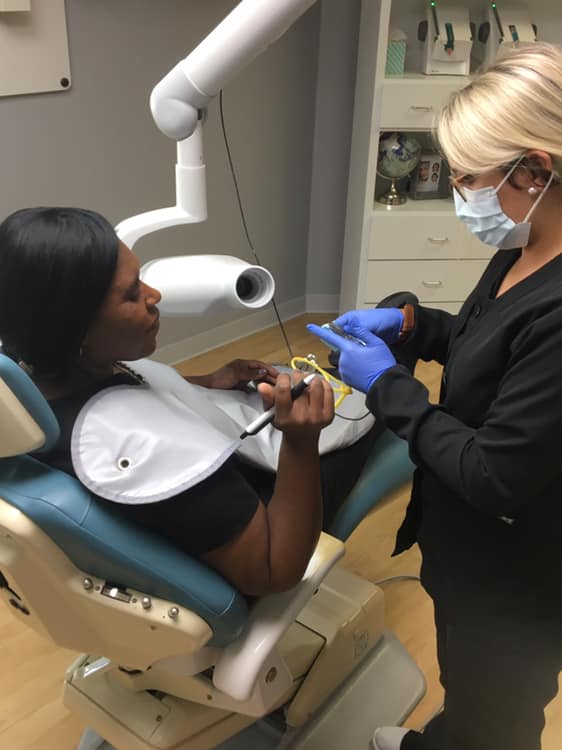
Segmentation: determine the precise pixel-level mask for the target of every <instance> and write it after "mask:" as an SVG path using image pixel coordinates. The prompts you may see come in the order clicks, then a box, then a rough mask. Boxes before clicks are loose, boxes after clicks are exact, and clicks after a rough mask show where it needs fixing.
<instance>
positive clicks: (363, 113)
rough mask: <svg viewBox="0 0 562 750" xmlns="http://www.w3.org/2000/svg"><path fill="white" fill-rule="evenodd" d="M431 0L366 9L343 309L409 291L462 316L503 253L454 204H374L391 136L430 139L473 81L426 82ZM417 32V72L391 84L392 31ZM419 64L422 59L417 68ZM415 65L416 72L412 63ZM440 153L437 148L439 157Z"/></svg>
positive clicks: (369, 3)
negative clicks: (422, 31)
mask: <svg viewBox="0 0 562 750" xmlns="http://www.w3.org/2000/svg"><path fill="white" fill-rule="evenodd" d="M425 12H426V2H425V1H424V0H363V2H362V11H361V27H360V40H359V55H358V63H357V84H356V93H355V110H354V120H353V135H352V148H351V164H350V174H349V184H348V205H347V216H346V232H345V244H344V255H343V267H342V284H341V294H340V309H341V310H344V309H352V308H355V307H364V306H372V305H373V304H375V303H377V302H379V301H380V300H381V299H382V298H383V297H385V296H387V295H388V294H390V293H391V292H394V291H401V290H407V291H412V292H414V293H415V294H417V295H418V297H419V299H420V301H421V302H423V303H426V304H429V305H434V306H439V307H443V308H445V309H448V310H450V311H453V312H456V311H457V310H458V308H459V307H460V305H461V303H462V301H463V300H464V299H465V298H466V297H467V295H468V294H469V292H470V291H471V289H472V288H473V287H474V285H475V283H476V282H477V281H478V279H479V277H480V276H481V274H482V272H483V270H484V268H485V267H486V265H487V263H488V260H489V258H490V257H491V255H492V254H493V250H492V249H491V248H488V247H486V246H485V245H483V244H482V243H480V242H479V241H478V240H476V239H474V238H473V237H472V235H471V234H470V233H469V232H468V230H467V229H466V228H465V227H464V226H463V224H462V223H461V222H460V221H459V220H458V219H457V218H456V216H455V212H454V205H453V201H452V199H451V198H448V199H437V200H412V199H408V201H407V202H406V203H405V204H404V205H401V206H392V207H389V206H385V205H383V204H380V203H376V202H375V200H374V194H375V182H376V179H377V173H376V169H377V156H378V143H379V136H380V133H381V132H382V131H385V130H386V131H388V130H396V131H414V137H415V133H416V132H418V133H420V134H422V133H424V134H427V132H428V131H431V130H432V128H433V125H434V118H435V116H436V114H437V113H438V112H439V111H440V109H441V108H442V106H443V105H444V104H445V103H446V101H447V100H448V98H449V96H450V94H451V93H452V92H454V91H455V90H457V89H459V88H461V87H462V86H464V85H466V84H467V83H468V80H469V79H468V78H466V77H463V76H448V75H441V76H439V75H432V76H426V75H423V74H422V73H421V72H415V68H417V70H418V71H419V70H420V66H419V60H420V58H421V52H420V47H421V46H422V45H421V43H420V42H418V41H417V38H416V35H415V31H416V29H417V24H418V21H420V20H422V19H423V18H424V14H425ZM391 24H392V25H393V26H398V27H400V28H403V29H407V32H408V37H409V38H408V49H409V52H410V53H413V54H411V55H410V64H409V66H410V68H411V69H410V71H408V58H407V72H406V73H405V74H404V75H403V76H392V77H385V63H386V51H387V39H388V32H389V27H390V25H391ZM416 55H417V59H416ZM412 60H413V64H412ZM433 150H435V149H433Z"/></svg>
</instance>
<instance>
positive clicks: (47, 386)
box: [0, 208, 375, 596]
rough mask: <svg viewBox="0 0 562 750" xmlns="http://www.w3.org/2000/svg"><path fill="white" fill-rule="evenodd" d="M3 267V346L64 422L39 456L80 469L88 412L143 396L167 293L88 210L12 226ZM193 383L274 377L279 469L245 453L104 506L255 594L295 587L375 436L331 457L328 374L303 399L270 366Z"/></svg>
mask: <svg viewBox="0 0 562 750" xmlns="http://www.w3.org/2000/svg"><path fill="white" fill-rule="evenodd" d="M0 264H1V268H2V273H1V275H0V339H1V340H2V347H3V351H4V353H5V354H7V355H8V356H10V357H12V358H13V359H14V360H15V361H17V362H18V363H19V364H20V366H22V367H23V368H25V369H26V371H27V372H28V373H29V374H30V375H31V376H32V378H33V379H34V381H35V383H36V384H37V386H38V387H39V389H40V390H41V392H42V393H43V395H44V396H45V397H46V399H47V400H48V401H49V403H50V405H51V407H52V409H53V411H54V413H55V415H56V417H57V419H58V421H59V424H60V428H61V437H60V439H59V441H58V444H57V446H56V447H55V449H54V450H52V451H50V452H49V453H46V454H38V455H37V456H36V457H37V458H38V459H39V460H41V461H43V462H44V463H47V464H49V465H50V466H53V467H55V468H57V469H60V470H62V471H65V472H67V473H69V474H75V473H76V472H75V469H74V465H73V462H72V454H71V441H72V440H73V439H74V440H76V435H74V438H73V430H74V427H75V423H76V420H77V417H78V415H79V413H80V412H81V410H82V407H84V405H85V404H86V403H87V402H89V401H90V399H92V397H93V396H95V395H97V394H101V393H102V392H104V393H105V392H106V391H105V389H107V388H110V387H113V386H129V389H128V390H129V391H130V390H131V389H130V386H135V385H141V384H144V383H145V382H146V381H145V379H143V378H142V376H139V375H138V374H137V373H136V372H135V371H134V370H132V369H131V368H129V367H128V366H125V365H123V364H122V360H125V361H128V362H130V361H134V360H139V359H140V358H145V357H148V356H149V355H151V354H152V353H153V352H154V350H155V347H156V336H157V333H158V327H159V323H158V318H159V314H158V308H157V305H158V302H159V300H160V293H159V291H157V290H156V289H153V288H151V287H149V286H147V285H146V284H145V283H144V282H142V281H141V280H140V279H139V264H138V261H137V259H136V257H135V256H134V255H133V253H132V252H131V251H130V250H129V249H128V248H127V247H126V246H125V245H124V244H123V243H121V242H120V241H119V239H118V237H117V236H116V234H115V232H114V230H113V228H112V227H111V226H110V224H109V223H108V222H107V221H106V220H105V219H104V218H103V217H102V216H100V215H99V214H96V213H94V212H91V211H86V210H83V209H76V208H32V209H23V210H21V211H17V212H15V213H14V214H12V215H11V216H9V217H8V218H7V219H5V221H4V222H3V223H2V224H0ZM170 369H171V368H170ZM175 377H176V378H177V377H179V376H177V375H175ZM296 377H298V375H297V376H296ZM186 380H187V381H189V382H191V383H192V384H194V385H197V386H203V387H204V388H205V389H235V388H242V387H244V386H245V385H246V384H247V383H248V382H249V381H251V380H261V381H262V382H261V383H260V385H259V386H258V388H259V390H260V392H261V394H262V397H263V398H264V401H265V402H266V404H267V406H269V405H270V404H271V403H274V404H275V409H276V417H275V422H274V424H275V426H276V427H277V429H278V430H280V431H281V432H282V441H281V448H280V453H279V462H278V466H277V472H276V474H272V473H271V472H268V471H264V470H260V469H259V468H256V467H255V466H253V465H250V464H249V463H247V462H245V461H244V460H242V459H241V458H240V457H239V456H237V455H232V456H231V457H230V458H228V459H227V460H226V461H224V462H222V463H220V465H218V468H216V467H214V468H216V470H214V471H213V472H212V473H211V472H210V471H207V472H206V474H204V475H202V477H201V478H200V481H197V482H195V483H191V485H190V486H189V489H184V490H183V491H180V492H177V493H175V494H173V495H172V496H169V497H165V498H163V499H159V500H158V501H157V502H144V503H134V502H132V501H130V500H128V501H127V503H126V504H124V503H121V502H113V501H112V500H108V499H103V498H100V502H105V503H108V504H109V507H110V508H111V510H112V512H114V513H115V514H116V515H118V516H122V517H125V518H127V519H128V520H130V521H131V522H132V523H135V524H137V525H139V526H141V527H145V528H147V529H149V530H150V531H152V532H154V533H157V534H159V535H161V536H162V537H164V538H166V539H168V540H169V541H170V542H171V543H172V544H174V545H176V546H177V547H179V548H180V549H182V550H184V551H186V552H187V553H189V554H191V555H194V556H197V557H199V558H200V559H201V560H202V561H204V562H206V563H207V564H208V565H210V566H211V567H213V568H215V569H216V570H217V571H218V572H219V573H220V574H221V575H223V576H224V577H225V578H227V579H228V580H229V581H230V582H231V583H232V584H233V585H234V586H236V587H237V588H238V589H239V590H240V591H241V592H242V593H244V594H246V595H250V596H262V595H265V594H267V593H271V592H275V591H282V590H285V589H289V588H291V587H293V586H294V585H295V584H296V583H297V582H298V581H299V580H300V579H301V577H302V575H303V573H304V570H305V569H306V566H307V563H308V561H309V559H310V557H311V555H312V552H313V550H314V547H315V545H316V542H317V540H318V537H319V534H320V531H321V528H322V523H323V514H324V518H325V519H326V517H328V518H327V520H329V517H330V516H332V515H333V514H334V513H335V510H336V509H337V506H338V504H339V503H340V502H342V501H343V500H344V499H345V497H346V495H347V494H348V492H349V490H350V489H351V487H352V485H353V483H354V481H355V479H356V478H357V476H358V474H359V472H360V471H361V468H362V466H363V464H364V462H365V459H366V457H367V455H368V453H369V450H370V448H371V446H372V443H373V440H374V438H375V431H374V430H373V429H371V430H370V432H368V433H367V434H366V435H365V436H364V437H362V438H360V440H358V441H357V442H356V443H355V444H354V445H353V446H350V447H349V448H344V449H341V450H338V451H335V452H333V453H331V454H327V455H325V456H322V457H320V456H319V451H318V441H319V435H320V431H321V430H322V428H323V427H325V426H326V425H328V424H329V423H330V422H331V421H332V419H333V415H334V399H333V393H332V389H331V387H330V386H329V385H328V383H327V382H326V381H325V380H324V379H323V378H315V379H314V380H313V381H312V382H311V384H310V385H309V387H308V388H307V389H306V390H305V392H304V394H303V395H302V396H301V397H300V398H298V399H296V400H295V401H292V400H291V398H290V387H291V381H290V377H289V375H287V374H286V373H281V374H280V373H278V372H277V370H276V369H275V368H273V367H271V366H269V365H267V364H265V363H262V362H259V361H243V360H236V361H235V362H231V363H229V364H227V365H225V366H224V367H223V368H221V369H219V370H218V371H216V372H214V373H211V374H209V375H205V376H193V377H187V378H186ZM142 417H143V418H144V414H142ZM131 418H132V415H131ZM126 422H127V427H129V419H128V418H127V419H126ZM113 426H115V428H116V429H117V424H116V423H112V424H111V425H110V430H111V429H112V428H113ZM154 429H155V430H157V429H158V428H157V427H155V428H154ZM156 439H158V438H156ZM250 439H251V438H250ZM195 440H197V437H196V438H195ZM187 455H190V454H187ZM98 496H99V493H98Z"/></svg>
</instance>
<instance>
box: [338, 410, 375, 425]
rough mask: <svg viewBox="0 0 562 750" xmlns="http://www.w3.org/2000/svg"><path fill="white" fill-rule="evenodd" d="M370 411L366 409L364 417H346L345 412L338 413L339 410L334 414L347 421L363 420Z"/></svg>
mask: <svg viewBox="0 0 562 750" xmlns="http://www.w3.org/2000/svg"><path fill="white" fill-rule="evenodd" d="M370 413H371V412H370V411H366V412H365V414H363V416H362V417H344V416H343V414H338V412H335V414H334V416H335V417H339V418H340V419H345V421H346V422H361V421H362V420H363V419H366V418H367V417H368V416H369V414H370Z"/></svg>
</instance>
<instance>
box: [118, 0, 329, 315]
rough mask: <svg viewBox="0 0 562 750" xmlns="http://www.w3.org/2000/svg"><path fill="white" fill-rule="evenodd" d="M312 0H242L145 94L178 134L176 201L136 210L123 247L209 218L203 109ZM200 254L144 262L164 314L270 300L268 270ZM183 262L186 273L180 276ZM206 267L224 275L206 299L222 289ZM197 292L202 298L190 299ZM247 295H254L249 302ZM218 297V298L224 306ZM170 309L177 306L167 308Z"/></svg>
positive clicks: (125, 227)
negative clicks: (194, 259) (205, 301)
mask: <svg viewBox="0 0 562 750" xmlns="http://www.w3.org/2000/svg"><path fill="white" fill-rule="evenodd" d="M315 2H316V0H242V2H241V3H239V4H238V5H237V6H236V7H235V8H234V10H233V11H232V12H231V13H230V14H229V15H228V16H227V17H226V18H225V19H224V20H223V21H222V22H221V23H220V24H219V25H218V26H217V27H216V28H215V29H214V30H213V31H212V32H211V33H210V34H209V35H208V36H207V37H206V39H204V40H203V41H202V42H201V43H200V44H199V45H198V46H197V47H196V48H195V49H194V50H193V51H192V52H191V53H190V54H189V55H188V56H187V57H186V58H185V59H183V60H181V61H180V62H179V63H178V64H177V65H176V66H175V67H174V68H173V69H172V70H171V71H170V72H169V73H168V74H167V75H166V76H165V77H164V78H163V79H162V80H161V81H160V82H159V83H158V84H157V85H156V86H155V87H154V89H153V91H152V94H151V97H150V108H151V111H152V116H153V118H154V121H155V123H156V125H157V126H158V128H159V129H160V130H161V131H162V133H164V135H166V136H168V137H169V138H172V139H173V140H175V141H177V163H176V174H175V179H176V205H175V206H171V207H168V208H160V209H156V210H154V211H148V212H146V213H142V214H138V215H137V216H132V217H130V218H128V219H125V220H124V221H122V222H121V223H120V224H118V226H117V227H116V232H117V234H118V236H119V238H120V239H121V240H122V241H123V242H124V243H125V244H126V245H128V247H130V248H133V246H134V245H135V243H136V242H137V241H138V240H139V239H140V238H141V237H144V236H145V235H147V234H150V233H152V232H156V231H158V230H160V229H165V228H167V227H172V226H177V225H180V224H192V223H197V222H202V221H205V220H206V218H207V184H206V168H205V162H204V157H203V126H202V122H203V117H202V113H203V111H204V110H205V108H206V106H207V105H208V103H209V102H210V100H211V99H212V98H213V97H214V96H216V95H217V94H218V93H219V92H220V90H221V88H222V86H223V85H224V84H225V83H227V82H228V81H229V80H230V79H231V78H233V77H234V76H235V75H236V74H237V73H238V72H239V71H240V70H241V69H242V68H243V67H245V66H246V65H247V64H248V63H250V62H251V61H252V60H253V59H254V58H255V57H257V56H258V55H259V54H260V53H261V52H263V51H264V50H265V49H266V48H267V47H268V46H269V45H270V44H272V43H273V42H275V41H276V40H277V39H278V38H279V37H281V36H282V35H283V34H284V33H285V32H286V31H287V30H288V29H289V28H290V27H291V26H292V24H293V23H294V22H295V21H296V20H297V19H298V18H299V17H300V16H301V15H302V14H303V13H304V12H305V11H306V10H308V9H309V8H310V7H311V6H312V5H314V3H315ZM197 257H198V258H199V261H198V262H197V263H193V264H191V263H190V261H189V258H190V256H181V257H173V258H162V259H160V260H158V261H152V262H151V263H148V264H146V265H145V266H143V268H142V269H141V277H142V278H144V280H146V281H147V283H152V282H151V281H149V279H152V280H153V281H154V286H157V281H156V276H158V278H159V279H161V284H160V286H159V289H160V291H161V292H162V303H161V305H160V308H161V310H162V313H163V314H165V315H166V314H173V315H203V314H206V313H208V312H209V311H210V310H212V311H213V313H215V312H220V311H228V310H231V309H232V308H233V307H240V308H248V307H253V308H256V307H263V306H264V305H265V304H267V303H268V302H269V301H270V300H271V298H272V296H273V291H274V283H273V278H272V277H271V274H269V272H268V271H266V270H265V269H263V268H261V267H259V266H250V265H249V264H246V266H247V268H246V269H245V271H243V272H242V276H240V273H241V269H240V267H239V266H238V267H237V266H236V264H233V263H230V262H229V263H227V262H226V261H224V260H223V265H222V270H221V271H219V270H218V269H219V266H220V264H221V261H219V260H217V259H218V258H222V259H225V258H228V256H212V255H209V256H197ZM213 258H214V259H215V260H214V261H213V260H212V259H213ZM231 260H236V259H231ZM239 263H242V261H239ZM188 267H189V270H190V276H189V277H187V276H185V275H183V273H185V272H186V270H187V269H188ZM195 269H197V272H196V271H195ZM211 269H214V270H211ZM250 269H251V270H250ZM209 273H216V274H218V275H221V274H222V278H223V280H224V281H225V284H224V285H223V286H222V287H221V289H222V292H221V294H222V295H223V296H222V297H221V298H216V299H213V300H210V299H209V300H208V302H209V304H208V305H204V304H201V301H200V300H201V294H199V293H198V292H201V291H202V289H206V290H207V292H208V293H209V294H212V293H215V292H217V291H218V288H219V286H218V285H214V286H212V285H211V286H212V288H211V286H207V285H206V281H207V276H208V274H209ZM180 274H182V275H181V276H180ZM200 274H203V275H200ZM226 277H228V283H227V282H226ZM178 278H179V282H178ZM182 285H183V286H182ZM233 285H234V289H236V288H237V287H238V289H244V290H245V291H244V293H242V294H235V293H233V292H232V288H233ZM198 287H201V289H198ZM227 289H228V290H229V291H228V292H226V291H225V290H227ZM202 293H204V292H202ZM197 296H198V297H199V302H195V301H194V297H197ZM248 298H249V299H250V300H252V302H251V303H250V304H248ZM220 299H223V302H224V303H223V304H222V305H221V302H220ZM237 299H238V300H239V301H237ZM171 310H173V311H174V312H167V311H171Z"/></svg>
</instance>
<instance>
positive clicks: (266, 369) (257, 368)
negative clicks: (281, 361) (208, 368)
mask: <svg viewBox="0 0 562 750" xmlns="http://www.w3.org/2000/svg"><path fill="white" fill-rule="evenodd" d="M278 374H279V372H278V371H277V370H276V369H275V367H272V366H271V365H268V364H266V363H265V362H260V361H259V360H255V359H233V360H232V362H228V363H227V364H226V365H223V366H222V367H221V368H219V369H218V370H215V372H212V373H210V374H209V375H207V376H206V379H207V380H206V382H205V385H206V386H207V388H222V389H224V390H232V389H238V390H244V388H245V387H246V386H247V385H248V383H249V382H250V380H255V381H259V382H262V383H272V384H275V382H276V380H277V375H278Z"/></svg>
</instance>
